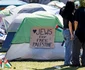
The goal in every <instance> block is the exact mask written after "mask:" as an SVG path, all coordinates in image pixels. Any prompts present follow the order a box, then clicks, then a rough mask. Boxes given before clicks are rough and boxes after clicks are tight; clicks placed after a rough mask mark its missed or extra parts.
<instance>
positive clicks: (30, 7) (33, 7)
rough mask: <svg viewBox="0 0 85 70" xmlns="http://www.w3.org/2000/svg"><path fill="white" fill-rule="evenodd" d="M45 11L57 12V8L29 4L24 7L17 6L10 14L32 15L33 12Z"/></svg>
mask: <svg viewBox="0 0 85 70" xmlns="http://www.w3.org/2000/svg"><path fill="white" fill-rule="evenodd" d="M36 10H37V11H47V12H50V13H52V12H55V13H56V12H59V8H54V7H52V6H48V5H43V4H39V3H30V4H25V5H21V6H18V7H16V8H14V9H12V10H10V12H11V13H12V14H17V13H33V11H36Z"/></svg>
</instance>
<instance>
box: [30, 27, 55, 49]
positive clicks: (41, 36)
mask: <svg viewBox="0 0 85 70" xmlns="http://www.w3.org/2000/svg"><path fill="white" fill-rule="evenodd" d="M54 35H55V29H54V28H52V27H33V28H32V29H31V38H30V47H32V48H54Z"/></svg>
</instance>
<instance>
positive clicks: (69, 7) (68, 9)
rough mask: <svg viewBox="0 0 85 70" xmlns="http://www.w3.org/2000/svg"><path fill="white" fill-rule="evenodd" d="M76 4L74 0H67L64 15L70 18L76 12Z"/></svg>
mask: <svg viewBox="0 0 85 70" xmlns="http://www.w3.org/2000/svg"><path fill="white" fill-rule="evenodd" d="M74 9H75V5H74V2H72V1H67V3H66V6H65V9H64V10H63V16H64V17H66V18H68V17H69V15H71V14H72V13H73V12H74Z"/></svg>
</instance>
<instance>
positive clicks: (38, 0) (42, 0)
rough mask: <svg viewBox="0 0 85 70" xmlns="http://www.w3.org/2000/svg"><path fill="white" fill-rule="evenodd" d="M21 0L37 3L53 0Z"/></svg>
mask: <svg viewBox="0 0 85 70" xmlns="http://www.w3.org/2000/svg"><path fill="white" fill-rule="evenodd" d="M21 1H24V2H27V3H30V2H31V3H32V2H37V3H40V4H48V3H49V2H50V1H51V0H21Z"/></svg>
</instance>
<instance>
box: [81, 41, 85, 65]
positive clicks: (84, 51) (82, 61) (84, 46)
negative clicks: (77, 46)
mask: <svg viewBox="0 0 85 70" xmlns="http://www.w3.org/2000/svg"><path fill="white" fill-rule="evenodd" d="M82 49H83V51H82V57H81V64H82V66H85V42H84V43H83V45H82Z"/></svg>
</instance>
